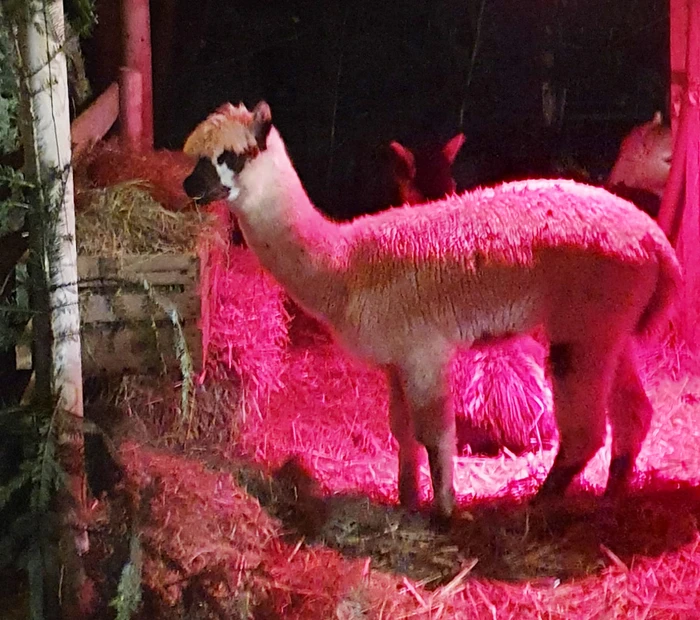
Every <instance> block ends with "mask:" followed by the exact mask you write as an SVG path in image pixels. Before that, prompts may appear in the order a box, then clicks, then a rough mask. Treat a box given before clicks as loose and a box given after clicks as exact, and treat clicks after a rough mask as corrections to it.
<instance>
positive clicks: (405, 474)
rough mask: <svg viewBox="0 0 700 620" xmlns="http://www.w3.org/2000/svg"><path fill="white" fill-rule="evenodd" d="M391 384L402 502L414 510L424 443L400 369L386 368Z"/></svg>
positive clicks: (390, 418) (390, 394)
mask: <svg viewBox="0 0 700 620" xmlns="http://www.w3.org/2000/svg"><path fill="white" fill-rule="evenodd" d="M384 372H385V374H386V378H387V383H388V386H389V425H390V428H391V432H392V434H393V435H394V437H395V438H396V441H397V443H398V444H399V502H400V503H401V505H402V506H405V507H406V508H409V509H411V510H415V509H417V508H418V506H419V504H420V455H421V445H420V444H419V443H418V441H417V440H416V437H415V434H414V431H413V421H412V420H411V416H410V414H409V411H408V405H407V403H406V396H405V394H404V388H403V384H402V382H401V377H400V375H399V372H398V370H397V369H396V368H395V367H393V366H388V367H386V368H385V369H384Z"/></svg>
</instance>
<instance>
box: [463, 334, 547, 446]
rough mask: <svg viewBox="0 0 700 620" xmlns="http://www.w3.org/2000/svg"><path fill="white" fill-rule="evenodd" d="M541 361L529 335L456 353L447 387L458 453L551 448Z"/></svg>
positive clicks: (540, 349)
mask: <svg viewBox="0 0 700 620" xmlns="http://www.w3.org/2000/svg"><path fill="white" fill-rule="evenodd" d="M544 360H545V349H544V347H542V346H541V345H540V344H539V343H538V342H536V341H535V340H533V339H532V338H529V337H518V338H512V339H508V340H505V341H502V342H498V343H494V344H489V345H483V346H475V347H472V348H471V349H469V350H467V351H464V350H462V351H459V352H458V354H457V355H456V357H455V359H454V361H453V363H452V367H451V378H450V387H451V391H452V397H453V402H454V409H455V417H456V425H457V448H458V451H459V452H460V453H469V452H471V453H472V454H485V455H489V456H492V455H496V454H497V453H498V452H499V450H501V449H502V448H507V449H508V450H510V451H511V452H513V453H514V454H522V453H523V452H527V451H533V450H538V449H541V448H547V447H551V443H552V441H553V439H554V437H555V435H556V423H555V421H554V416H553V413H552V392H551V389H550V387H549V385H548V383H547V380H546V378H545V373H544Z"/></svg>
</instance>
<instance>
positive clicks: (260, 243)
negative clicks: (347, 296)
mask: <svg viewBox="0 0 700 620" xmlns="http://www.w3.org/2000/svg"><path fill="white" fill-rule="evenodd" d="M273 131H274V130H273ZM275 139H276V140H278V141H279V144H274V142H273V141H274V140H275ZM271 142H272V143H273V144H270V143H271ZM268 145H269V146H268V151H267V152H266V153H265V154H264V155H263V156H262V157H260V158H259V160H256V161H254V162H251V163H250V164H249V167H250V169H249V170H246V171H244V173H243V175H242V179H241V180H242V187H243V192H242V195H241V198H240V199H239V200H238V201H237V202H236V205H235V206H234V209H235V212H236V215H237V216H238V219H239V223H240V226H241V231H242V232H243V236H244V237H245V239H246V242H247V243H248V246H249V247H250V248H251V249H252V250H253V252H254V253H255V254H256V256H257V257H258V259H259V260H260V262H261V263H262V265H263V266H264V267H265V268H266V269H267V270H268V271H269V272H270V273H271V274H272V275H273V276H274V277H275V279H276V280H277V281H278V282H279V283H280V284H281V285H282V286H283V287H284V288H285V289H286V291H287V292H288V293H289V294H290V295H291V296H292V298H294V299H295V300H296V301H297V302H298V303H300V304H301V305H302V306H304V307H305V308H306V309H307V310H308V311H310V312H312V313H314V314H317V315H321V316H323V317H329V318H330V316H329V314H330V313H332V312H334V311H337V310H338V309H339V307H340V306H342V299H341V296H342V292H343V289H344V286H343V277H342V263H343V260H342V253H343V248H345V247H346V245H345V243H344V241H343V234H342V227H341V226H340V225H338V224H335V223H333V222H331V221H329V220H328V219H326V218H325V217H324V216H323V215H322V214H321V213H319V212H318V211H317V210H316V209H315V208H314V206H313V205H312V204H311V201H310V200H309V198H308V196H307V195H306V192H305V191H304V188H303V186H302V184H301V181H300V179H299V177H298V175H297V173H296V171H295V170H294V167H293V165H292V163H291V161H290V160H289V158H288V156H287V154H286V151H285V150H284V145H283V144H282V142H281V139H280V138H279V136H276V135H275V136H273V135H271V136H270V138H269V140H268ZM275 147H281V148H275Z"/></svg>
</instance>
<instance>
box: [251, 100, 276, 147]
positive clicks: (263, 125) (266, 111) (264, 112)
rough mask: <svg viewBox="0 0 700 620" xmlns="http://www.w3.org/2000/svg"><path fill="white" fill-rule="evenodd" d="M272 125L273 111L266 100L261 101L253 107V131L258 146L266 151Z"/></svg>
mask: <svg viewBox="0 0 700 620" xmlns="http://www.w3.org/2000/svg"><path fill="white" fill-rule="evenodd" d="M271 127H272V111H271V110H270V106H269V105H267V103H266V102H265V101H259V102H258V103H257V105H256V106H255V107H254V108H253V131H254V133H255V141H256V142H257V143H258V148H259V149H260V150H261V151H264V150H265V148H267V135H268V134H269V133H270V128H271Z"/></svg>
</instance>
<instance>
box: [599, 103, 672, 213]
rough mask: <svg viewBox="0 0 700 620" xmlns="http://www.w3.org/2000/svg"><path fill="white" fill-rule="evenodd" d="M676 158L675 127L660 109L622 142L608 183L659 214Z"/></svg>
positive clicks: (641, 207)
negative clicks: (672, 163)
mask: <svg viewBox="0 0 700 620" xmlns="http://www.w3.org/2000/svg"><path fill="white" fill-rule="evenodd" d="M672 157H673V136H672V134H671V128H670V127H669V126H668V125H665V124H664V122H663V116H662V114H661V112H656V113H655V114H654V117H653V118H652V119H651V120H650V121H648V122H646V123H643V124H642V125H638V126H637V127H634V128H633V129H632V131H630V132H629V134H627V136H626V137H625V139H624V140H623V141H622V144H621V145H620V151H619V153H618V155H617V159H616V161H615V165H614V166H613V168H612V170H611V172H610V175H609V176H608V179H607V181H606V183H605V186H606V187H607V188H608V189H609V190H610V191H611V192H612V193H614V194H617V195H618V196H621V197H622V198H625V199H627V200H631V201H633V202H634V203H635V204H636V205H637V206H638V207H639V208H640V209H642V210H643V211H645V212H646V213H648V214H649V215H651V216H652V217H656V216H657V215H658V214H659V207H660V206H661V198H663V194H664V189H665V187H666V181H667V180H668V176H669V174H670V173H671V158H672Z"/></svg>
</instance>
